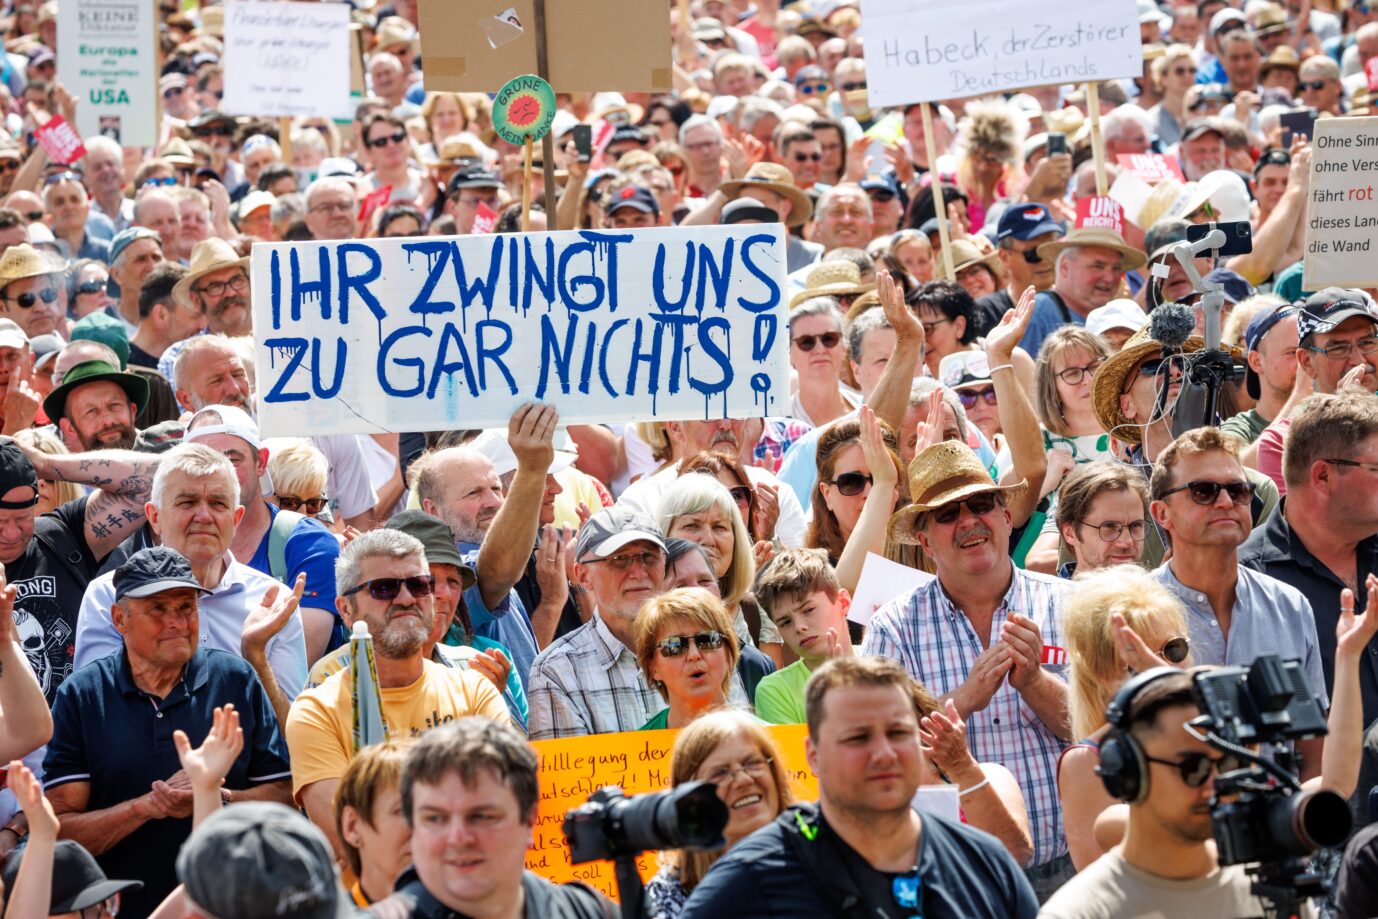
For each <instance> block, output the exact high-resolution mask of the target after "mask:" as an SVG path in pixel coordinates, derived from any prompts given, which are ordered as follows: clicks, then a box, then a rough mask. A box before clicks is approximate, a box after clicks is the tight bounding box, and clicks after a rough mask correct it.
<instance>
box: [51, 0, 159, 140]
mask: <svg viewBox="0 0 1378 919" xmlns="http://www.w3.org/2000/svg"><path fill="white" fill-rule="evenodd" d="M157 13H158V6H157V4H155V3H150V2H149V0H62V2H61V3H59V4H58V5H57V61H58V78H59V79H60V80H61V81H62V85H64V86H65V87H67V90H68V92H70V93H71V94H72V96H73V97H74V98H75V99H76V102H77V131H78V132H79V133H80V134H81V136H82V137H94V136H96V135H97V134H103V135H105V136H106V137H109V138H110V139H112V140H114V141H116V142H118V143H121V144H124V145H125V146H127V147H151V146H153V145H155V144H157V142H158V106H157V91H158V56H157V53H158V49H157V44H156V36H157V21H156V17H157Z"/></svg>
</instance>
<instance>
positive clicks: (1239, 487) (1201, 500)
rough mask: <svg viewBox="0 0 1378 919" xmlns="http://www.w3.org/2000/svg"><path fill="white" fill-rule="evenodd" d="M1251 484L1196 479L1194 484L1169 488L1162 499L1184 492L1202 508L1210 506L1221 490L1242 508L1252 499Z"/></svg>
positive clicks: (1189, 483)
mask: <svg viewBox="0 0 1378 919" xmlns="http://www.w3.org/2000/svg"><path fill="white" fill-rule="evenodd" d="M1255 487H1256V486H1255V485H1254V483H1253V482H1247V481H1246V482H1210V481H1207V480H1205V479H1198V480H1196V481H1195V482H1188V483H1187V484H1185V485H1178V486H1177V487H1176V488H1169V489H1168V490H1167V491H1165V492H1163V497H1164V498H1166V497H1167V496H1168V495H1173V494H1176V493H1177V492H1179V491H1185V492H1187V493H1188V494H1190V495H1191V500H1192V501H1194V502H1195V503H1197V504H1200V505H1203V506H1210V505H1212V504H1214V503H1215V501H1216V499H1217V498H1219V497H1220V492H1221V490H1222V489H1223V490H1224V491H1225V492H1226V494H1228V495H1229V496H1230V500H1231V501H1232V502H1234V503H1235V504H1236V505H1239V506H1241V507H1242V506H1243V505H1245V504H1248V503H1249V502H1250V501H1252V500H1253V498H1254V488H1255Z"/></svg>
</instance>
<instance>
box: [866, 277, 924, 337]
mask: <svg viewBox="0 0 1378 919" xmlns="http://www.w3.org/2000/svg"><path fill="white" fill-rule="evenodd" d="M876 296H877V297H879V298H880V308H881V309H882V310H883V311H884V312H885V321H886V322H888V323H890V327H891V328H892V329H894V330H895V337H896V338H897V339H898V340H899V341H917V342H918V343H919V345H920V347H922V346H923V343H924V340H925V335H924V330H923V323H922V322H920V321H919V317H918V316H916V315H914V311H913V310H911V309H910V308H909V305H908V304H907V303H905V302H904V294H903V293H901V292H900V286H899V285H898V284H896V283H895V279H894V278H893V277H891V275H890V272H888V271H877V272H876Z"/></svg>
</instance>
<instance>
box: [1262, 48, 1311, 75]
mask: <svg viewBox="0 0 1378 919" xmlns="http://www.w3.org/2000/svg"><path fill="white" fill-rule="evenodd" d="M1279 68H1280V69H1283V70H1290V71H1292V72H1293V73H1296V72H1297V71H1299V70H1301V58H1300V57H1298V56H1297V49H1296V48H1293V47H1292V46H1291V45H1278V46H1277V47H1276V48H1274V49H1273V50H1272V51H1271V52H1270V53H1269V54H1268V56H1267V57H1265V58H1264V59H1263V66H1262V67H1261V68H1260V69H1259V71H1258V75H1259V79H1262V78H1263V77H1266V76H1267V75H1268V71H1270V70H1277V69H1279Z"/></svg>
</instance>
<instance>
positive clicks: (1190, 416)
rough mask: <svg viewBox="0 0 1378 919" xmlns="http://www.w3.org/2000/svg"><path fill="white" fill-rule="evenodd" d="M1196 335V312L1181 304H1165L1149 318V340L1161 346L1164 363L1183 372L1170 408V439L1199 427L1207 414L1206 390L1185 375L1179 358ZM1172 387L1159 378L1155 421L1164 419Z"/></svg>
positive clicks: (1185, 366) (1185, 367)
mask: <svg viewBox="0 0 1378 919" xmlns="http://www.w3.org/2000/svg"><path fill="white" fill-rule="evenodd" d="M1195 331H1196V310H1195V308H1194V307H1191V306H1188V305H1186V304H1184V303H1164V304H1162V305H1161V306H1159V307H1158V308H1157V309H1155V310H1154V311H1153V312H1152V313H1150V314H1149V318H1148V334H1149V337H1150V338H1152V339H1153V340H1154V341H1156V342H1158V344H1160V345H1162V346H1163V359H1164V360H1174V361H1177V362H1178V365H1179V366H1180V367H1181V369H1182V388H1181V390H1180V391H1179V392H1178V394H1177V398H1176V399H1175V400H1174V402H1173V405H1172V406H1171V408H1172V436H1173V437H1177V436H1178V435H1180V434H1182V433H1184V432H1186V431H1190V430H1191V429H1192V428H1195V427H1199V426H1200V424H1201V418H1202V417H1203V416H1204V415H1205V413H1206V411H1207V397H1208V393H1207V389H1206V386H1205V384H1204V383H1201V382H1197V381H1196V380H1194V379H1193V378H1192V374H1191V373H1189V372H1188V368H1189V364H1188V362H1187V358H1186V357H1185V356H1184V355H1183V354H1182V347H1183V346H1184V345H1186V343H1187V339H1189V338H1190V337H1191V334H1192V332H1195ZM1171 384H1172V377H1171V375H1163V376H1161V377H1159V382H1158V405H1157V410H1156V411H1155V412H1154V414H1153V418H1154V420H1157V419H1159V418H1162V417H1164V416H1165V415H1166V414H1167V412H1168V404H1167V394H1168V388H1169V387H1170V386H1171Z"/></svg>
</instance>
